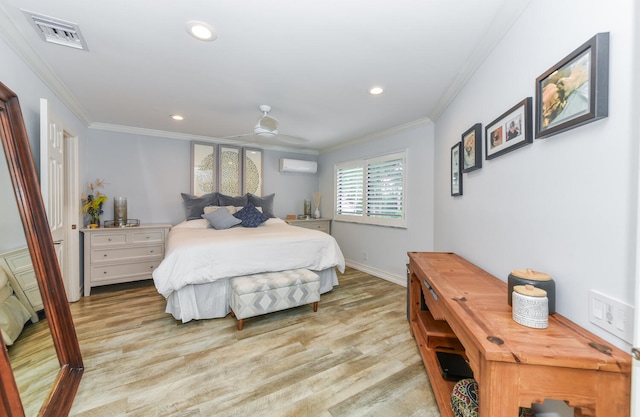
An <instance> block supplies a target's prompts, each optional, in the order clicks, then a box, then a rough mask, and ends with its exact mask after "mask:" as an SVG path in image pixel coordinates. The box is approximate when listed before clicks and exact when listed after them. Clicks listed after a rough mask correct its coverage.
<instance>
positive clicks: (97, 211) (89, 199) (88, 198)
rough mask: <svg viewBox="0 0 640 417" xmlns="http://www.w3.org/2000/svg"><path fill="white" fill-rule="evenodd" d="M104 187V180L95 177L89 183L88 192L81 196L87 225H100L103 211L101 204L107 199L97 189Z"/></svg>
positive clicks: (92, 226)
mask: <svg viewBox="0 0 640 417" xmlns="http://www.w3.org/2000/svg"><path fill="white" fill-rule="evenodd" d="M102 187H104V181H103V180H100V179H96V182H95V184H94V183H92V182H90V183H89V192H88V193H87V194H84V195H83V196H82V203H83V205H82V213H83V214H87V215H88V216H89V227H90V228H92V229H94V228H97V227H100V215H101V214H102V213H103V211H102V205H103V204H104V202H105V201H107V196H106V195H104V194H103V193H102V192H100V191H98V188H102Z"/></svg>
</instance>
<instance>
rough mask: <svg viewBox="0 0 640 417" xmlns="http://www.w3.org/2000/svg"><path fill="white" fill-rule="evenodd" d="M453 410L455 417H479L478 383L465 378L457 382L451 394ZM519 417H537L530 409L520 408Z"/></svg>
mask: <svg viewBox="0 0 640 417" xmlns="http://www.w3.org/2000/svg"><path fill="white" fill-rule="evenodd" d="M451 409H452V410H453V415H454V416H455V417H478V382H476V380H475V379H473V378H465V379H461V380H460V381H458V382H456V384H455V385H454V386H453V392H452V393H451ZM518 417H536V415H535V413H534V412H533V410H532V409H530V408H524V407H520V411H519V413H518Z"/></svg>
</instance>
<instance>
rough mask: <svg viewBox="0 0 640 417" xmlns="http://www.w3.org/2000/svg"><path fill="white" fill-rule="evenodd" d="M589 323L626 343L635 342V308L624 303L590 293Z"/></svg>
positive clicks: (592, 291)
mask: <svg viewBox="0 0 640 417" xmlns="http://www.w3.org/2000/svg"><path fill="white" fill-rule="evenodd" d="M589 321H590V322H591V323H593V324H595V325H596V326H599V327H602V328H603V329H605V330H606V331H608V332H609V333H611V334H613V335H615V336H617V337H619V338H620V339H622V340H624V341H627V342H629V343H632V341H633V307H632V306H630V305H628V304H625V303H623V302H622V301H618V300H616V299H615V298H611V297H609V296H608V295H605V294H602V293H600V292H598V291H594V290H591V291H589Z"/></svg>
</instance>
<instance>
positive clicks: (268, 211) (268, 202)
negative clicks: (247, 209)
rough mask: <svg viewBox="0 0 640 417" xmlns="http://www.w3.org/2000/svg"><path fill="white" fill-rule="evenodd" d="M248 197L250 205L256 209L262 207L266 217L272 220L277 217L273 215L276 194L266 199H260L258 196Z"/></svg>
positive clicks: (249, 194) (250, 195)
mask: <svg viewBox="0 0 640 417" xmlns="http://www.w3.org/2000/svg"><path fill="white" fill-rule="evenodd" d="M247 196H248V197H249V203H251V204H253V205H254V206H256V207H261V208H262V212H263V213H264V215H265V216H267V217H271V218H274V217H276V215H275V214H273V200H274V198H275V197H276V195H275V193H274V194H269V195H267V196H264V197H258V196H257V195H253V194H251V193H247Z"/></svg>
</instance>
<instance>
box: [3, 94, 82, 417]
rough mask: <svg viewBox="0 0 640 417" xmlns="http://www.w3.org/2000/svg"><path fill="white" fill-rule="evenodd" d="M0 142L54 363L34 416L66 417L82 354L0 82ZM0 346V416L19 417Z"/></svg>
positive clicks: (10, 98)
mask: <svg viewBox="0 0 640 417" xmlns="http://www.w3.org/2000/svg"><path fill="white" fill-rule="evenodd" d="M0 139H1V140H2V147H3V148H4V154H5V157H6V159H7V166H8V168H9V177H10V178H11V182H12V185H13V190H14V194H15V198H16V202H17V205H18V211H19V213H20V218H21V219H22V225H23V228H24V232H25V238H26V241H27V247H28V248H29V252H30V254H31V261H32V263H33V268H34V272H35V275H36V279H37V281H38V285H39V287H40V293H41V295H42V301H43V304H44V311H45V315H46V318H47V320H48V322H49V328H50V330H51V336H52V338H53V345H54V347H55V350H56V354H57V357H58V362H59V364H60V372H59V373H58V375H57V377H56V379H55V381H54V382H53V385H52V387H51V389H50V391H49V395H48V396H47V398H46V399H45V401H44V404H43V405H42V407H41V409H40V412H39V413H38V415H39V416H43V417H45V416H46V417H61V416H67V415H69V412H70V410H71V405H72V403H73V399H74V398H75V395H76V392H77V390H78V386H79V384H80V379H81V377H82V373H83V371H84V366H83V364H82V354H81V352H80V346H79V344H78V338H77V335H76V331H75V327H74V325H73V319H72V317H71V311H70V309H69V303H68V301H67V296H66V293H65V290H64V284H63V280H62V274H61V272H60V267H59V265H58V260H57V258H56V253H55V249H54V246H53V239H52V237H51V232H50V230H49V224H48V222H47V215H46V212H45V207H44V204H43V201H42V195H41V193H40V185H39V182H38V177H37V173H36V169H35V164H34V161H33V156H32V154H31V146H30V145H29V139H28V137H27V133H26V129H25V126H24V120H23V117H22V110H21V109H20V103H19V102H18V97H17V96H16V94H15V93H13V91H11V90H10V89H9V88H7V87H6V86H5V85H4V84H2V83H0ZM0 345H2V354H1V355H0V415H3V416H8V417H24V415H25V413H24V408H23V406H22V402H21V400H20V393H19V392H18V387H17V384H16V381H15V378H14V377H13V371H12V368H11V363H10V360H9V355H8V352H7V348H6V346H5V343H4V341H3V340H2V335H1V334H0Z"/></svg>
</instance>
